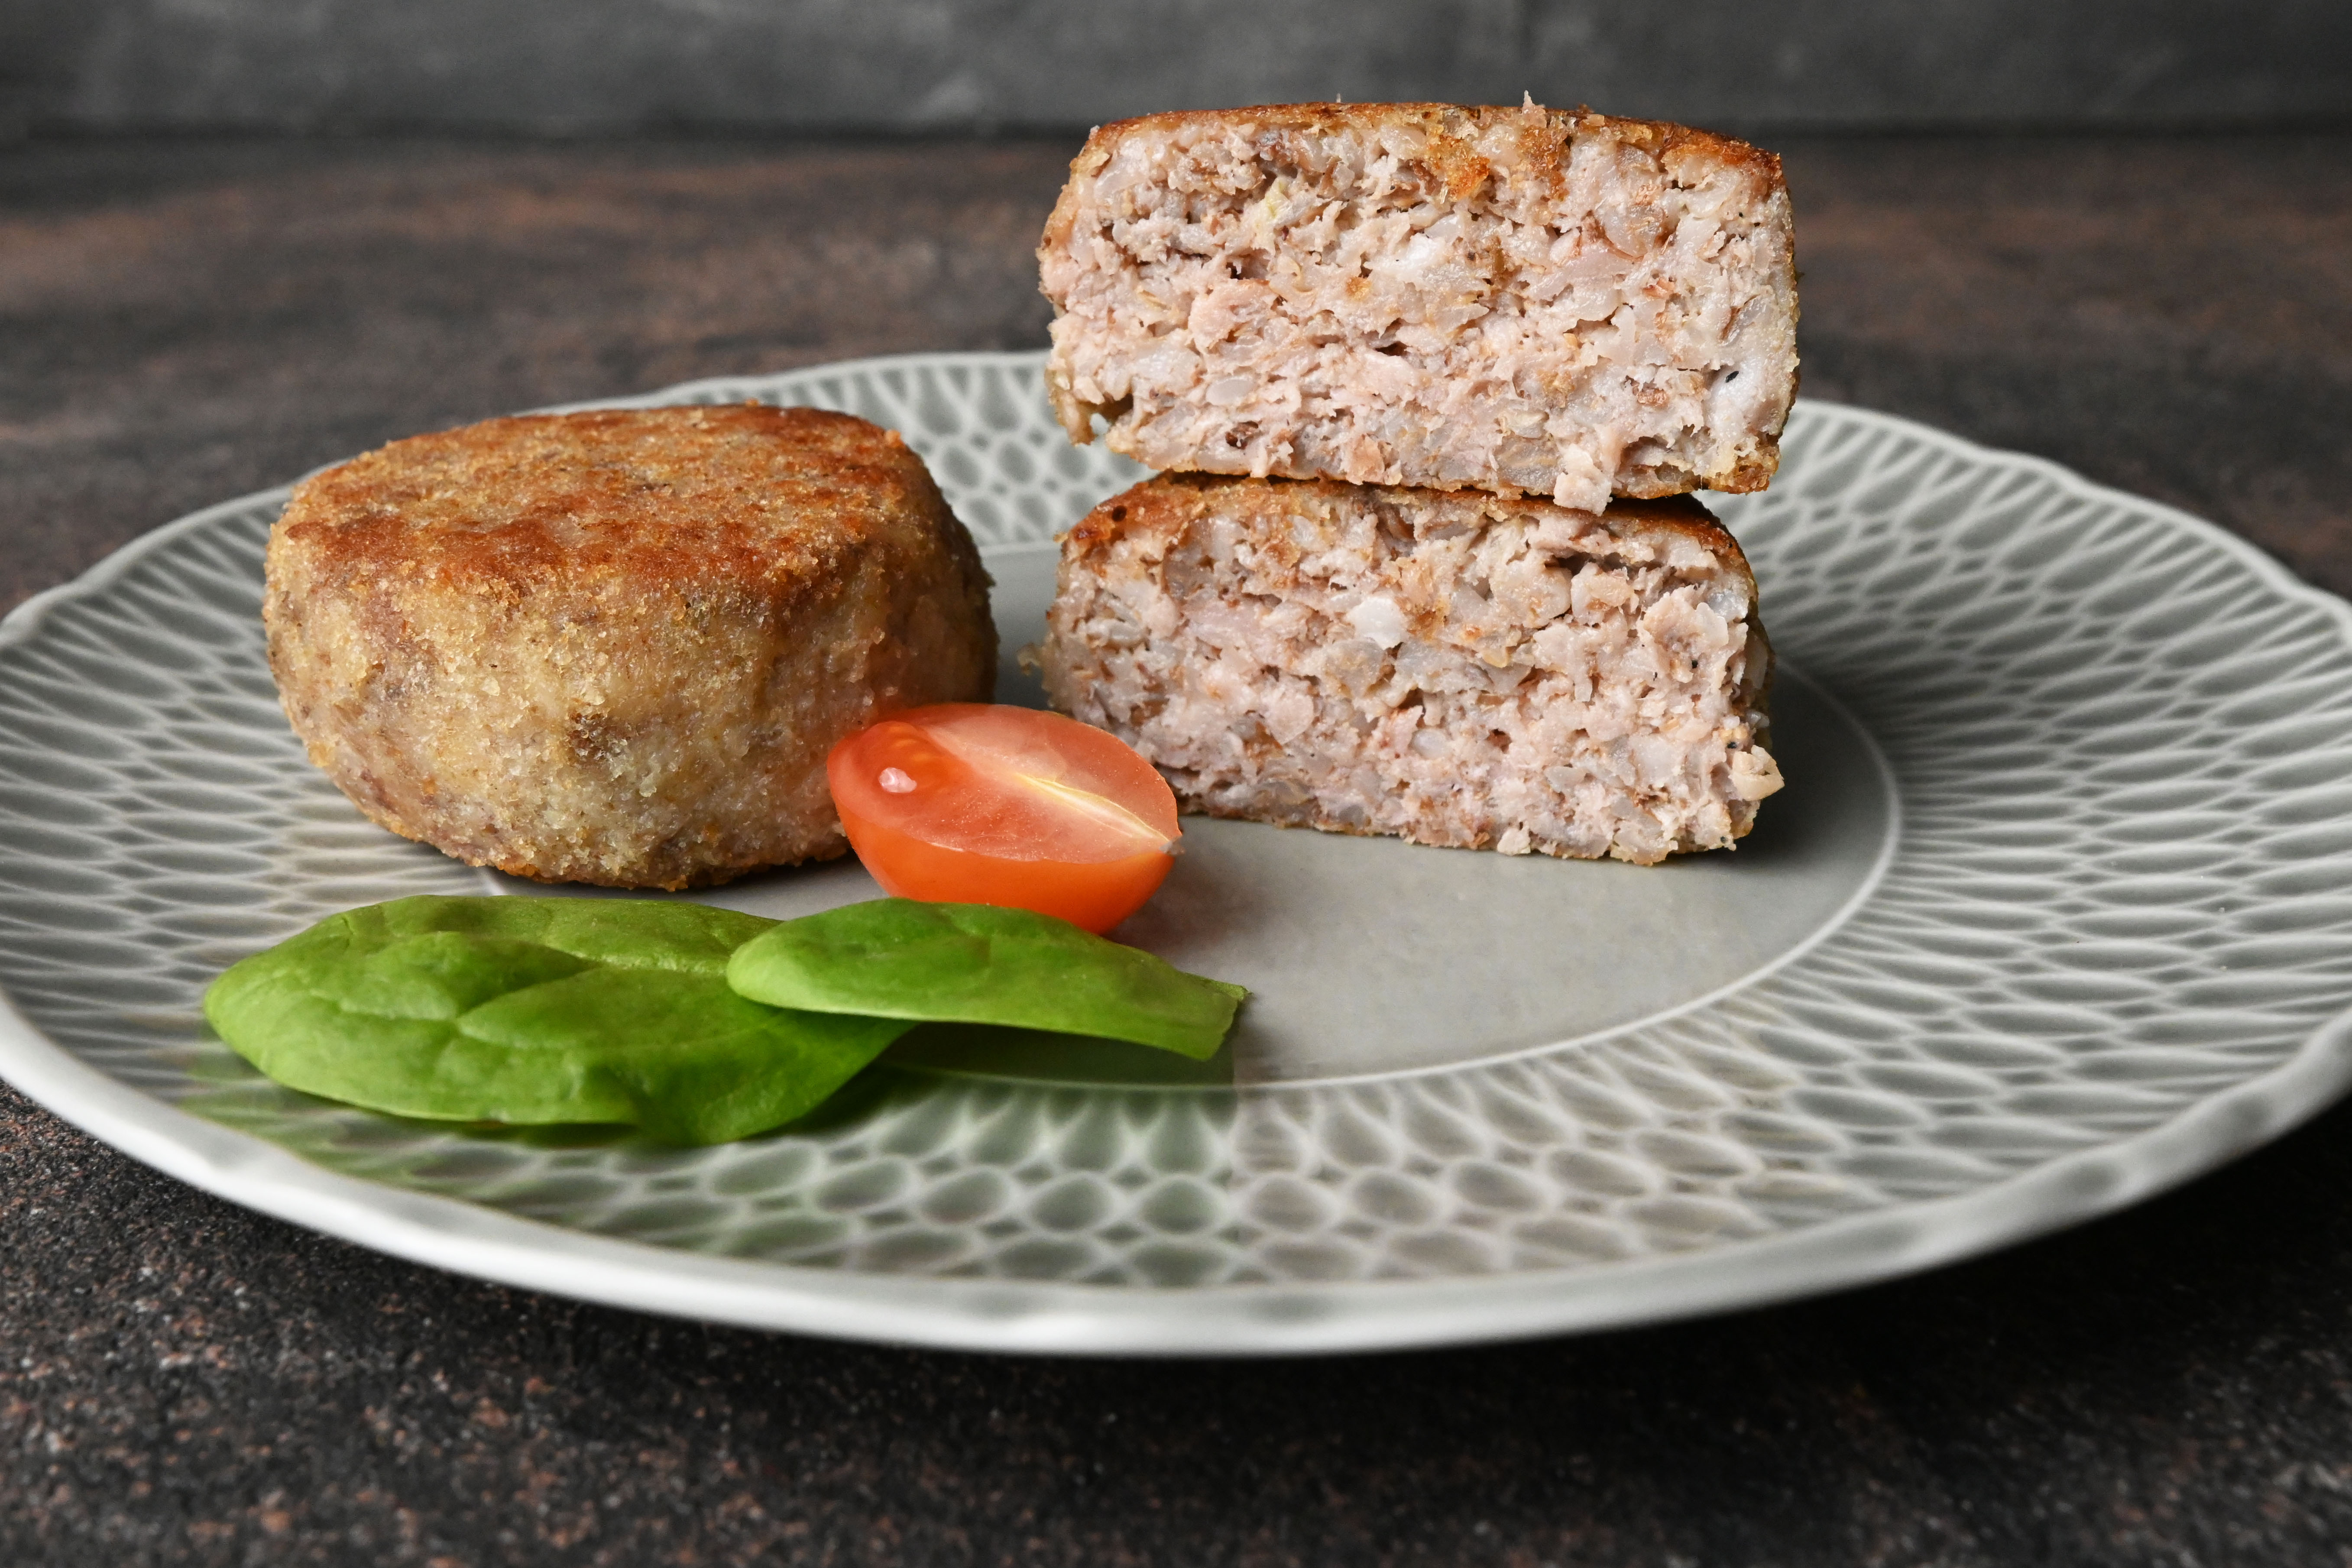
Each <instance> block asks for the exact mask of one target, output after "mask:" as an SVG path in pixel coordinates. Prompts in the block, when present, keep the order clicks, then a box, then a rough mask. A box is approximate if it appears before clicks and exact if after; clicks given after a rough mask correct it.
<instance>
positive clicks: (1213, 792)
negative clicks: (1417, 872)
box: [1043, 476, 1780, 864]
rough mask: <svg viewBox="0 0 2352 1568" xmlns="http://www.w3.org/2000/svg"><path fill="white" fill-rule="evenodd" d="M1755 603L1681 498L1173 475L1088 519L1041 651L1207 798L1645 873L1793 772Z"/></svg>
mask: <svg viewBox="0 0 2352 1568" xmlns="http://www.w3.org/2000/svg"><path fill="white" fill-rule="evenodd" d="M1755 611H1756V589H1755V581H1754V579H1753V578H1752V577H1751V576H1750V575H1749V574H1748V566H1747V563H1746V561H1745V560H1744V559H1743V558H1742V557H1741V555H1740V553H1739V551H1738V546H1737V545H1736V544H1735V543H1733V542H1732V541H1731V538H1730V536H1729V535H1728V534H1727V533H1725V532H1724V531H1722V530H1721V529H1720V528H1718V527H1717V526H1716V525H1715V523H1714V522H1713V521H1712V520H1711V519H1709V518H1708V517H1707V516H1706V512H1705V511H1704V510H1702V509H1700V508H1699V507H1697V506H1696V504H1694V503H1691V502H1688V501H1683V500H1675V501H1661V502H1620V503H1618V504H1617V505H1616V506H1614V507H1612V508H1611V509H1610V510H1609V511H1608V512H1606V513H1594V512H1589V511H1577V510H1570V509H1567V508H1563V507H1559V506H1556V505H1553V504H1551V503H1549V502H1543V501H1536V500H1516V499H1506V498H1500V497H1494V496H1486V495H1476V494H1440V493H1433V492H1429V491H1420V490H1411V489H1387V488H1378V487H1360V486H1350V485H1343V484H1337V483H1330V482H1287V481H1282V480H1253V479H1212V478H1208V477H1204V476H1167V477H1162V478H1160V479H1153V480H1150V481H1147V482H1146V483H1144V484H1142V485H1139V486H1137V487H1136V488H1135V489H1131V490H1129V491H1128V492H1126V493H1125V494H1124V495H1121V496H1118V497H1115V498H1113V499H1112V500H1109V501H1107V502H1105V503H1104V504H1103V505H1102V506H1101V507H1099V508H1097V509H1096V510H1095V511H1094V512H1093V513H1092V514H1090V515H1089V516H1088V517H1087V519H1086V520H1085V521H1082V522H1081V523H1080V524H1079V525H1078V526H1077V528H1076V529H1074V530H1073V531H1071V533H1070V535H1069V536H1068V538H1067V539H1066V542H1065V544H1064V553H1063V561H1062V569H1061V582H1060V591H1059V594H1058V596H1057V597H1056V599H1055V604H1054V607H1053V610H1052V612H1051V614H1050V615H1049V616H1048V618H1047V637H1046V641H1045V645H1044V648H1043V656H1044V663H1045V677H1046V685H1047V689H1048V690H1049V692H1050V693H1051V694H1052V696H1053V698H1054V700H1055V703H1056V705H1057V706H1060V707H1061V708H1063V709H1064V710H1066V711H1067V712H1070V713H1072V714H1074V715H1076V717H1077V718H1079V719H1082V720H1085V721H1087V722H1089V723H1095V724H1099V725H1101V726H1103V727H1104V728H1106V729H1108V730H1110V731H1112V732H1113V733H1115V734H1118V736H1120V737H1121V738H1122V739H1124V740H1126V741H1127V742H1129V743H1130V744H1132V745H1134V746H1135V747H1136V748H1137V749H1138V750H1139V751H1140V752H1142V753H1143V754H1144V755H1145V756H1146V757H1148V758H1150V760H1151V761H1152V762H1153V763H1155V764H1157V765H1158V766H1159V767H1160V770H1161V771H1162V772H1163V773H1166V774H1167V776H1168V778H1169V779H1170V781H1171V784H1173V785H1174V786H1175V788H1176V791H1177V794H1178V795H1179V797H1180V798H1181V799H1182V800H1183V801H1185V802H1186V803H1187V804H1188V805H1191V806H1192V807H1194V808H1196V809H1200V810H1204V811H1206V812H1208V813H1210V814H1211V815H1213V816H1239V817H1250V818H1255V819H1258V820H1263V821H1270V822H1279V823H1286V824H1292V825H1297V826H1314V827H1321V828H1329V829H1336V830H1339V831H1343V832H1353V833H1382V834H1395V835H1398V836H1400V837H1405V838H1410V839H1412V840H1415V841H1417V842H1420V843H1424V844H1443V845H1456V846H1465V847H1492V848H1496V849H1500V850H1502V851H1504V852H1505V853H1507V854H1523V853H1526V852H1528V851H1529V850H1540V851H1542V852H1544V853H1546V854H1551V855H1560V856H1573V857H1580V858H1593V857H1600V856H1614V857H1616V858H1620V859H1625V860H1632V861H1636V862H1641V863H1645V864H1646V863H1650V862H1654V861H1657V860H1660V859H1663V858H1665V857H1666V856H1667V855H1669V854H1673V853H1676V852H1680V851H1686V850H1696V849H1708V848H1717V847H1727V846H1729V845H1730V844H1731V843H1732V842H1733V841H1734V840H1735V839H1737V838H1738V837H1740V836H1742V835H1744V834H1745V833H1747V832H1748V828H1749V827H1750V826H1751V825H1752V824H1753V822H1754V820H1755V815H1756V807H1757V803H1758V802H1759V801H1760V800H1762V799H1763V798H1764V797H1765V796H1767V795H1770V794H1771V793H1772V792H1773V791H1775V790H1777V789H1779V788H1780V772H1779V769H1778V767H1777V766H1776V765H1775V763H1773V761H1772V758H1771V756H1770V754H1769V752H1767V751H1766V750H1765V746H1764V742H1765V741H1766V739H1767V736H1766V733H1765V728H1766V719H1765V708H1764V702H1765V691H1766V687H1767V685H1768V683H1769V679H1770V673H1771V654H1770V650H1769V647H1768V646H1767V644H1766V643H1765V640H1764V635H1763V630H1762V627H1761V626H1759V624H1758V622H1757V620H1756V613H1755Z"/></svg>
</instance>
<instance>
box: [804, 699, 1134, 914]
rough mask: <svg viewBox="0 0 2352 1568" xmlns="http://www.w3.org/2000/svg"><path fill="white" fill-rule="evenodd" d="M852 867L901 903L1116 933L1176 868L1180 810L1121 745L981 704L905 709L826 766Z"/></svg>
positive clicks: (1056, 718) (1055, 717)
mask: <svg viewBox="0 0 2352 1568" xmlns="http://www.w3.org/2000/svg"><path fill="white" fill-rule="evenodd" d="M824 772H825V780H826V782H827V783H829V784H831V785H832V786H833V804H834V808H835V810H837V811H839V812H840V813H841V826H842V827H843V828H844V829H845V831H847V833H848V834H849V842H850V844H851V846H852V847H855V848H856V851H857V858H859V859H860V860H863V861H864V862H865V863H866V869H867V870H868V871H870V872H872V873H873V874H874V879H875V880H876V881H877V882H879V883H881V884H882V888H883V890H884V891H885V892H888V893H891V894H894V895H896V896H897V897H899V898H902V899H925V900H932V901H934V902H949V903H966V904H998V905H1003V906H1007V907H1010V908H1013V909H1022V910H1036V911H1037V912H1038V913H1040V914H1047V915H1055V916H1058V917H1060V918H1061V919H1063V920H1066V921H1069V922H1070V923H1072V924H1073V925H1080V926H1084V927H1086V929H1087V930H1088V931H1096V932H1101V931H1108V930H1110V928H1111V927H1113V926H1115V925H1117V924H1118V922H1119V921H1123V920H1125V919H1126V918H1127V917H1128V916H1129V915H1131V914H1133V913H1134V912H1135V911H1136V910H1138V909H1139V908H1141V907H1142V905H1143V900H1146V899H1148V898H1150V896H1151V894H1152V892H1153V890H1154V889H1157V888H1158V887H1159V886H1160V880H1161V879H1163V878H1165V877H1166V876H1167V875H1168V868H1169V867H1170V866H1171V865H1173V864H1174V863H1175V862H1174V860H1173V858H1172V852H1173V850H1174V849H1175V846H1176V838H1177V837H1178V834H1177V828H1176V796H1175V795H1174V793H1173V792H1172V791H1171V790H1170V789H1169V787H1168V783H1167V781H1166V780H1164V779H1162V778H1161V777H1160V775H1159V774H1158V773H1154V772H1153V771H1152V768H1151V764H1150V763H1147V762H1145V761H1144V760H1143V759H1142V758H1141V757H1140V756H1138V755H1137V754H1136V752H1134V751H1133V749H1131V748H1130V747H1129V746H1128V745H1127V744H1126V743H1125V742H1122V741H1120V740H1118V738H1117V737H1116V736H1113V735H1110V734H1108V733H1106V732H1104V731H1100V730H1097V729H1096V728H1094V727H1093V726H1092V725H1090V724H1081V723H1079V722H1078V721H1076V720H1075V719H1065V718H1063V717H1062V716H1061V715H1060V714H1058V713H1041V712H1038V711H1036V710H1034V709H1028V708H1002V707H993V706H991V705H989V704H987V703H982V702H942V703H940V704H938V705H937V706H934V707H930V708H914V709H909V710H907V711H906V712H903V713H896V714H893V715H891V716H890V717H889V718H887V719H885V720H883V721H881V722H880V723H878V724H876V725H873V726H872V727H870V728H868V729H866V730H861V731H858V732H857V733H856V734H855V735H852V736H850V737H849V739H847V740H845V741H844V742H841V743H840V744H839V745H837V746H835V747H834V749H833V754H832V755H831V756H829V757H827V758H826V759H825V766H824Z"/></svg>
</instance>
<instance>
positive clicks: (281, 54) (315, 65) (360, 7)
mask: <svg viewBox="0 0 2352 1568" xmlns="http://www.w3.org/2000/svg"><path fill="white" fill-rule="evenodd" d="M1522 90H1528V91H1532V92H1533V93H1534V94H1535V95H1536V96H1537V98H1538V99H1539V100H1543V101H1545V102H1548V103H1555V104H1568V103H1574V102H1578V101H1583V102H1589V103H1591V104H1592V105H1594V106H1595V107H1598V108H1603V109H1608V110H1612V111H1615V112H1620V113H1627V114H1636V115H1650V116H1659V117H1664V118H1671V119H1680V120H1687V121H1699V122H1703V123H1707V124H1712V125H1717V126H1723V127H1727V128H1730V129H1736V130H1737V129H1757V130H1777V131H1784V132H1785V131H1799V130H1807V129H1820V130H1835V129H1924V128H1947V129H1949V128H1987V129H2000V128H2011V127H2033V128H2053V127H2055V128H2063V127H2082V128H2105V129H2117V128H2161V129H2189V128H2198V127H2203V126H2209V125H2215V124H2220V125H2231V126H2261V125H2278V124H2305V125H2309V124H2327V123H2334V124H2341V123H2346V122H2347V121H2352V4H2347V0H2268V3H2241V4H2228V3H2225V0H1789V3H1784V4H1769V3H1759V0H1682V3H1681V4H1677V5H1635V4H1631V3H1628V0H1436V3H1416V0H1352V3H1350V0H1126V3H1124V4H1114V3H1110V0H0V128H5V129H6V130H10V131H13V132H16V133H17V134H23V133H24V132H26V131H28V130H29V131H30V132H33V133H35V134H41V133H48V132H134V131H157V130H201V131H221V130H250V131H268V132H289V131H290V132H380V131H386V130H414V129H445V130H466V131H494V132H523V133H571V134H603V133H615V132H643V131H648V130H662V129H688V130H691V129H698V128H710V129H724V130H730V131H737V132H740V131H747V130H753V131H756V130H773V131H777V132H800V133H805V132H933V133H969V132H975V131H978V132H992V131H1016V130H1024V129H1038V130H1051V131H1066V130H1069V129H1072V128H1077V127H1083V126H1085V125H1087V124H1089V123H1092V122H1095V121H1103V120H1109V119H1117V118H1120V117H1122V116H1126V115H1130V114H1138V113H1143V112H1147V111H1150V110H1157V109H1167V108H1184V107H1194V108H1199V107H1213V106H1219V105H1227V104H1237V103H1256V102H1269V101H1282V100H1304V99H1325V98H1330V97H1333V96H1344V97H1347V98H1349V99H1351V100H1370V99H1386V98H1428V99H1437V100H1450V101H1472V102H1496V101H1516V100H1517V98H1518V96H1519V94H1520V92H1521V91H1522Z"/></svg>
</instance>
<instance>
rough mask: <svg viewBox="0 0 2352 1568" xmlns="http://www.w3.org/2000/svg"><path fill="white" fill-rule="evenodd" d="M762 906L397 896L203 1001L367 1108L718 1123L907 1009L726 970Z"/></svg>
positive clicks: (777, 1112)
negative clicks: (760, 993)
mask: <svg viewBox="0 0 2352 1568" xmlns="http://www.w3.org/2000/svg"><path fill="white" fill-rule="evenodd" d="M773 923H774V922H772V921H764V920H761V919H759V918H758V917H757V916H753V915H746V914H739V913H736V912H735V911H733V910H719V909H711V908H709V907H706V906H704V905H700V904H688V903H675V902H669V901H665V900H591V899H523V898H511V899H509V898H481V899H464V898H413V899H401V900H396V901H394V902H393V903H388V904H376V905H373V906H371V907H369V908H366V909H359V910H350V911H348V912H346V913H344V914H340V915H335V916H332V917H331V918H329V919H327V920H325V921H320V923H319V924H317V925H315V926H313V927H311V928H310V930H309V931H304V932H303V933H302V934H301V935H299V936H297V937H295V938H293V939H291V940H290V941H288V942H281V943H279V944H278V946H276V947H273V948H271V949H269V950H268V952H260V953H256V954H255V955H254V956H253V957H251V958H247V959H246V960H244V961H243V962H241V963H236V964H235V965H233V966H232V967H231V968H230V969H229V970H228V971H227V972H226V973H224V974H223V975H222V976H221V977H220V978H219V979H218V980H215V982H214V983H213V984H212V986H211V988H210V989H209V990H208V991H206V992H205V1017H206V1018H207V1019H209V1020H210V1021H211V1023H212V1026H213V1027H214V1028H215V1030H217V1031H218V1032H219V1034H220V1037H221V1038H223V1039H224V1040H226V1041H227V1042H228V1043H229V1045H230V1047H232V1048H234V1049H235V1050H236V1052H237V1054H238V1055H240V1056H242V1057H244V1058H246V1059H247V1061H250V1062H251V1063H253V1065H254V1066H256V1067H257V1068H260V1069H261V1070H262V1071H263V1072H265V1073H268V1075H269V1076H270V1077H271V1078H273V1079H277V1080H278V1082H280V1083H283V1084H286V1085H288V1086H289V1087H290V1088H293V1089H302V1090H305V1091H306V1092H309V1093H311V1094H319V1095H325V1096H327V1097H329V1098H331V1099H334V1100H348V1101H350V1102H351V1103H352V1104H355V1105H362V1106H366V1107H368V1108H370V1109H371V1110H388V1111H392V1112H394V1113H396V1114H398V1115H403V1116H415V1117H424V1118H429V1119H435V1120H443V1121H509V1122H564V1121H620V1122H634V1123H635V1124H637V1125H638V1126H640V1127H642V1128H644V1129H645V1131H646V1132H647V1133H648V1134H650V1135H652V1136H653V1137H656V1138H658V1139H661V1140H663V1141H665V1142H674V1143H717V1142H726V1141H727V1140H729V1139H734V1138H742V1137H748V1136H749V1135H751V1133H754V1132H758V1131H764V1130H765V1129H767V1128H770V1127H774V1126H777V1125H779V1124H781V1123H782V1122H785V1121H792V1120H793V1118H795V1117H798V1116H800V1115H802V1114H803V1113H805V1112H806V1111H808V1110H813V1109H814V1108H815V1106H817V1105H818V1104H819V1103H820V1102H821V1101H823V1100H824V1099H825V1098H826V1097H828V1096H829V1095H831V1094H832V1093H833V1092H834V1090H835V1089H838V1088H840V1087H841V1085H842V1084H844V1083H845V1082H846V1081H848V1079H850V1078H851V1077H852V1076H854V1075H855V1074H856V1072H857V1071H858V1069H859V1068H863V1067H865V1066H866V1063H867V1062H869V1061H871V1060H873V1059H874V1058H875V1057H877V1056H878V1055H879V1054H880V1053H881V1052H882V1050H883V1048H884V1047H887V1046H888V1045H889V1043H890V1042H891V1041H892V1040H894V1039H896V1038H897V1037H898V1036H899V1035H901V1034H903V1033H904V1032H905V1031H906V1029H907V1028H908V1025H907V1024H906V1023H904V1022H902V1021H900V1020H898V1019H897V1018H895V1017H885V1016H845V1015H842V1014H840V1013H838V1012H837V1011H829V1010H828V1011H814V1012H793V1011H789V1010H785V1009H782V1008H778V1007H772V1006H767V1005H762V1004H761V1003H759V1002H756V1001H752V1000H749V999H747V998H746V997H744V996H742V995H740V994H737V993H736V992H734V991H733V990H731V989H730V987H729V985H728V984H727V960H728V955H729V954H730V952H733V951H734V950H735V949H736V948H737V947H739V946H740V945H741V944H742V943H743V942H747V941H750V940H751V939H752V938H753V937H756V936H758V935H759V934H760V933H761V932H762V931H767V930H769V929H770V928H771V927H772V924H773Z"/></svg>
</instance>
